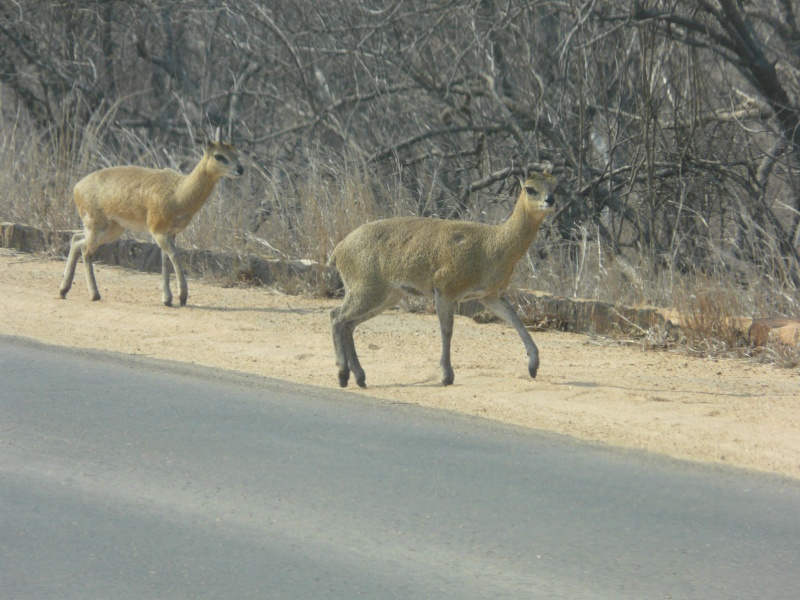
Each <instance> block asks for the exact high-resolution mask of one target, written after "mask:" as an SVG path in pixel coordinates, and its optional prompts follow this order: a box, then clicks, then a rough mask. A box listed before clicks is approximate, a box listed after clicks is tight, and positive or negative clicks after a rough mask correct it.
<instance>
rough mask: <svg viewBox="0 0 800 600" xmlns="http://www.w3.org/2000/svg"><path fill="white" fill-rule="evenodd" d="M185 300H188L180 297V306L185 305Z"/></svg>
mask: <svg viewBox="0 0 800 600" xmlns="http://www.w3.org/2000/svg"><path fill="white" fill-rule="evenodd" d="M186 300H188V298H181V306H186Z"/></svg>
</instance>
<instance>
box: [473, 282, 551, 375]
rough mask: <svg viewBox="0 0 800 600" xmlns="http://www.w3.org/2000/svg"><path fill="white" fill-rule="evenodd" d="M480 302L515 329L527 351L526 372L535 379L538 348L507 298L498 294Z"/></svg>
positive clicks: (537, 364)
mask: <svg viewBox="0 0 800 600" xmlns="http://www.w3.org/2000/svg"><path fill="white" fill-rule="evenodd" d="M481 304H483V305H484V306H485V307H486V308H488V309H489V310H491V311H492V312H493V313H494V314H496V315H497V316H498V317H500V318H501V319H503V320H504V321H505V322H506V323H508V324H509V325H511V326H512V327H513V328H514V329H516V330H517V333H518V334H519V337H520V339H522V343H523V344H525V350H526V351H527V352H528V373H530V376H531V377H533V378H534V379H535V378H536V372H537V371H538V370H539V349H538V348H537V347H536V344H534V343H533V338H531V334H530V333H528V330H527V329H525V325H524V324H523V323H522V320H521V319H520V318H519V315H518V314H517V311H515V310H514V308H513V307H512V306H511V304H509V303H508V300H506V299H505V298H500V297H499V296H487V297H486V298H481Z"/></svg>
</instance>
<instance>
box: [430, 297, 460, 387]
mask: <svg viewBox="0 0 800 600" xmlns="http://www.w3.org/2000/svg"><path fill="white" fill-rule="evenodd" d="M435 294H436V296H435V298H436V315H437V316H438V317H439V329H441V332H442V358H441V360H440V361H439V364H440V366H441V367H442V385H451V384H452V383H453V381H454V380H455V374H454V373H453V366H452V365H451V364H450V340H451V339H452V338H453V318H454V316H455V312H456V305H455V302H453V301H452V300H449V299H447V298H445V297H444V296H443V295H442V294H441V292H439V290H436V292H435Z"/></svg>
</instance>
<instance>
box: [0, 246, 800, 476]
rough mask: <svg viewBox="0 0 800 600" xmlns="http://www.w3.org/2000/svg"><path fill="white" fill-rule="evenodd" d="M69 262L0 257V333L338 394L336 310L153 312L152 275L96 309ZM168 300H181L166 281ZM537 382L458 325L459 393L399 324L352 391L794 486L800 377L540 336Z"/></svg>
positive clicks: (434, 327) (432, 353)
mask: <svg viewBox="0 0 800 600" xmlns="http://www.w3.org/2000/svg"><path fill="white" fill-rule="evenodd" d="M63 268H64V262H63V261H57V260H52V259H49V258H47V257H45V256H40V255H30V254H20V253H14V252H11V251H5V250H0V315H2V317H0V334H7V335H14V336H23V337H26V338H31V339H35V340H38V341H41V342H44V343H48V344H55V345H59V346H76V347H80V348H95V349H106V350H113V351H115V352H123V353H130V354H137V355H144V356H149V357H152V358H165V359H170V360H176V361H182V362H187V363H193V364H197V365H207V366H213V367H219V368H223V369H231V370H236V371H242V372H248V373H254V374H257V375H262V376H266V377H274V378H279V379H284V380H289V381H293V382H297V383H304V384H310V385H314V386H320V387H325V388H338V384H337V378H336V366H335V364H334V356H333V346H332V342H331V338H330V326H329V321H328V311H329V310H330V309H331V308H332V307H333V306H336V304H337V303H338V301H336V300H324V299H315V298H306V297H298V296H285V295H281V294H277V293H274V292H271V291H269V290H266V289H263V288H224V287H220V286H217V285H214V284H213V283H210V282H206V281H203V280H197V279H190V280H189V304H188V305H187V306H186V307H185V308H167V307H165V306H163V305H162V304H161V302H160V298H161V293H160V289H159V286H160V276H159V275H155V274H143V273H137V272H132V271H127V270H124V269H120V268H115V267H106V266H103V265H96V267H95V271H96V275H97V280H98V285H99V287H100V292H101V294H102V295H103V299H102V300H101V301H100V302H94V303H93V302H90V301H89V300H88V293H87V291H86V287H85V282H84V280H83V276H82V267H81V266H79V267H78V268H79V271H78V274H77V276H76V278H75V285H74V287H73V289H72V292H71V293H70V295H69V297H68V298H67V299H66V300H61V299H60V298H59V295H58V287H59V284H60V281H61V276H62V272H63ZM173 292H174V293H175V294H176V296H177V291H176V288H175V286H174V282H173ZM534 339H535V341H536V343H537V345H538V346H539V351H540V357H541V368H540V370H539V375H538V377H537V378H536V380H531V379H530V378H529V377H528V375H527V368H526V365H527V358H526V356H525V350H524V348H523V346H522V343H521V342H520V340H519V338H518V336H517V335H516V333H515V332H514V330H513V329H511V328H510V327H508V326H506V325H504V324H482V325H479V324H477V323H475V322H474V321H472V320H471V319H468V318H466V317H456V324H455V333H454V335H453V368H454V369H455V373H456V380H455V385H452V386H449V387H446V388H445V387H442V386H441V385H439V378H440V374H439V368H438V360H439V350H440V345H439V344H440V342H439V327H438V321H437V319H436V316H435V315H422V314H411V313H407V312H401V311H399V310H392V311H387V312H385V313H383V314H382V315H380V316H378V317H377V318H375V319H373V320H371V321H368V322H367V323H365V324H363V325H361V326H360V327H359V329H358V330H357V331H356V346H357V348H358V349H359V354H360V357H361V362H362V365H363V366H364V369H365V370H366V372H367V385H368V387H367V388H366V389H365V390H361V389H359V388H357V387H356V386H355V384H354V383H351V386H353V387H351V388H348V389H350V390H352V393H354V394H368V395H370V396H373V397H378V398H384V399H387V400H391V401H396V402H405V403H414V404H419V405H423V406H428V407H433V408H439V409H444V410H449V411H457V412H463V413H468V414H472V415H479V416H481V417H484V418H487V419H495V420H498V421H504V422H507V423H513V424H516V425H521V426H524V427H530V428H534V429H540V430H547V431H553V432H558V433H562V434H567V435H570V436H574V437H576V438H581V439H585V440H592V441H595V442H601V443H605V444H609V445H615V446H621V447H627V448H638V449H643V450H647V451H651V452H656V453H661V454H665V455H669V456H672V457H676V458H682V459H689V460H694V461H703V462H718V463H725V464H728V465H736V466H740V467H745V468H749V469H755V470H759V471H764V472H771V473H777V474H782V475H786V476H789V477H793V478H800V372H798V370H796V369H795V370H787V369H778V368H774V367H772V366H769V365H761V364H754V363H750V362H746V361H741V360H712V359H701V358H692V357H687V356H685V355H682V354H680V353H678V352H666V351H652V350H649V351H645V350H642V349H641V348H640V347H639V346H638V345H636V344H631V345H621V344H614V343H609V342H598V341H594V340H592V339H591V338H590V337H587V336H585V335H574V334H567V333H558V332H546V333H538V334H534Z"/></svg>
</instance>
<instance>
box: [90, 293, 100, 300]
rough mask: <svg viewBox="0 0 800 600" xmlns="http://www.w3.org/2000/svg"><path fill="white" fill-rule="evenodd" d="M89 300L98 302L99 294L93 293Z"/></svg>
mask: <svg viewBox="0 0 800 600" xmlns="http://www.w3.org/2000/svg"><path fill="white" fill-rule="evenodd" d="M89 300H90V301H91V302H97V301H98V300H100V293H99V292H95V293H94V294H92V297H91V298H89Z"/></svg>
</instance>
